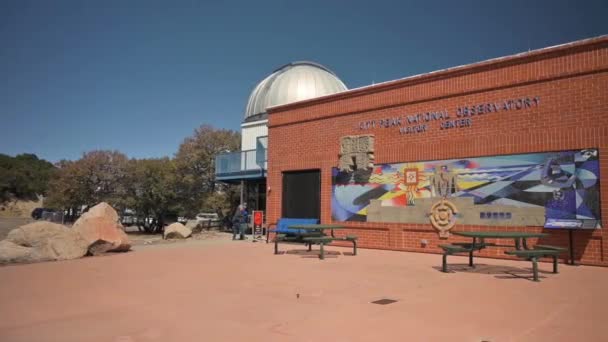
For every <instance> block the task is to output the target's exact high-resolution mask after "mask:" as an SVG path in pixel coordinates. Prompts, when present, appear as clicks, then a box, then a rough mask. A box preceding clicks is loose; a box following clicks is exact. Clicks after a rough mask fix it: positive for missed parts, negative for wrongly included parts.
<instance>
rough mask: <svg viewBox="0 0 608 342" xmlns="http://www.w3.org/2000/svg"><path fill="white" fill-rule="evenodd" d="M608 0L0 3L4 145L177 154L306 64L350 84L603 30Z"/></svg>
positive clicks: (44, 151) (51, 154)
mask: <svg viewBox="0 0 608 342" xmlns="http://www.w3.org/2000/svg"><path fill="white" fill-rule="evenodd" d="M607 15H608V1H605V0H604V1H464V0H463V1H428V0H427V1H416V2H410V1H380V0H374V1H369V0H367V1H355V0H352V1H330V0H325V1H315V0H307V1H263V0H258V1H169V0H166V1H151V0H147V1H135V0H130V1H124V0H123V1H108V0H104V1H81V0H78V1H62V0H53V1H43V0H30V1H28V0H16V1H13V0H0V118H1V121H0V153H6V154H10V155H15V154H18V153H24V152H27V153H35V154H37V155H38V156H39V157H41V158H45V159H48V160H51V161H58V160H60V159H78V158H79V157H80V156H81V155H82V153H83V152H85V151H89V150H93V149H117V150H120V151H122V152H124V153H126V154H127V155H128V156H129V157H136V158H141V157H161V156H172V155H173V154H174V153H175V152H176V151H177V148H178V146H179V144H180V143H181V141H182V140H183V139H184V138H185V137H186V136H188V135H191V134H192V132H193V130H194V129H195V128H196V127H198V126H199V125H201V124H211V125H213V126H215V127H219V128H229V129H239V124H240V122H241V120H242V118H243V112H244V107H245V105H246V101H247V98H248V96H249V93H250V91H251V90H252V89H253V87H254V86H255V84H256V83H257V82H258V81H260V80H261V79H263V78H264V77H265V76H266V75H267V74H269V73H270V72H272V71H273V70H274V69H276V68H277V67H279V66H281V65H283V64H286V63H289V62H291V61H296V60H312V61H315V62H318V63H321V64H323V65H325V66H327V67H329V68H330V69H332V70H333V71H334V72H336V74H337V75H338V76H339V77H340V78H341V79H342V80H343V81H344V82H345V83H346V85H347V86H348V87H349V88H355V87H360V86H364V85H368V84H371V83H372V82H376V83H378V82H382V81H388V80H393V79H397V78H402V77H406V76H409V75H414V74H419V73H425V72H430V71H434V70H438V69H443V68H447V67H452V66H457V65H463V64H468V63H473V62H477V61H482V60H485V59H489V58H494V57H500V56H505V55H509V54H514V53H518V52H522V51H527V50H530V49H538V48H543V47H546V46H551V45H556V44H561V43H566V42H570V41H574V40H578V39H583V38H589V37H594V36H599V35H602V34H606V33H608V21H607V20H606V16H607Z"/></svg>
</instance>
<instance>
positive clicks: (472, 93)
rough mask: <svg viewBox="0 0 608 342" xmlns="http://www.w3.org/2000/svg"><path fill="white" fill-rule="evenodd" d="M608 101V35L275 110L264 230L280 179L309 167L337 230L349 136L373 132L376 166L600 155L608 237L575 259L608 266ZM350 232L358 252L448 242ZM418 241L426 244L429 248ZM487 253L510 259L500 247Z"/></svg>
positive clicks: (419, 234) (272, 215)
mask: <svg viewBox="0 0 608 342" xmlns="http://www.w3.org/2000/svg"><path fill="white" fill-rule="evenodd" d="M607 94H608V37H600V38H595V39H590V40H585V41H580V42H575V43H572V44H568V45H565V46H559V47H555V48H549V49H544V50H538V51H534V52H531V53H526V54H522V55H515V56H510V57H505V58H501V59H496V60H490V61H486V62H482V63H477V64H473V65H468V66H464V67H459V68H453V69H448V70H443V71H438V72H435V73H430V74H425V75H420V76H415V77H410V78H407V79H403V80H397V81H392V82H387V83H383V84H379V85H375V86H370V87H366V88H362V89H357V90H354V91H349V92H346V93H343V94H337V95H332V96H328V97H324V98H320V99H314V100H309V101H305V102H299V103H295V104H291V105H285V106H281V107H275V108H273V109H271V110H270V115H269V134H268V135H269V139H268V142H269V147H268V186H269V188H270V191H269V193H268V199H267V208H268V209H267V211H268V212H267V217H268V222H274V221H276V220H277V219H278V218H279V217H280V214H281V191H282V190H281V184H282V176H281V174H282V172H284V171H294V170H304V169H320V170H321V182H322V184H321V187H322V190H321V216H322V217H321V221H322V222H323V223H330V222H331V207H330V202H331V168H332V167H335V166H337V163H338V152H339V140H340V137H342V136H345V135H357V134H374V135H375V158H376V159H375V162H376V163H377V164H383V163H395V162H408V161H409V162H417V161H425V160H441V159H453V158H465V157H480V156H494V155H502V154H515V153H530V152H543V151H560V150H569V149H579V148H591V147H594V148H599V153H600V176H601V180H600V185H601V208H602V226H603V227H604V229H600V230H595V231H584V232H575V244H576V246H575V251H576V254H577V258H578V259H579V260H580V261H581V262H582V263H586V264H594V265H604V266H608V244H607V243H608V241H605V239H606V238H608V178H607V175H608V98H607V97H608V95H607ZM536 96H538V97H540V105H539V106H538V107H535V106H533V107H532V108H530V109H522V110H511V111H500V112H497V113H489V114H484V115H480V116H474V117H473V125H472V127H467V128H455V129H449V130H440V129H439V124H440V121H431V122H429V123H427V125H428V127H429V130H428V131H427V132H424V133H418V134H411V135H401V134H400V133H399V129H398V128H396V127H391V128H375V129H372V130H360V129H359V122H361V121H366V120H377V119H382V118H391V117H397V116H401V115H403V114H405V113H407V114H413V113H422V112H428V111H438V110H443V109H446V110H448V112H449V113H450V116H451V117H453V118H455V116H456V108H457V107H460V106H464V105H473V104H481V103H488V102H498V101H502V100H506V99H517V98H522V97H530V98H532V97H536ZM347 225H348V227H349V228H352V229H351V231H349V233H353V234H356V235H358V236H359V238H360V245H361V246H362V247H368V248H382V249H392V250H404V251H416V252H432V253H438V252H439V249H438V248H437V244H439V243H445V240H441V241H440V240H439V239H438V236H437V233H436V231H435V230H434V229H433V228H432V227H431V226H430V225H427V224H395V223H367V222H365V223H359V222H349V223H347ZM458 229H459V230H521V231H534V232H536V231H541V230H542V228H541V227H495V226H492V227H488V226H463V225H459V226H458ZM550 233H551V237H550V238H547V239H543V241H542V242H543V243H546V244H555V245H563V246H567V244H568V242H567V237H568V234H567V232H566V231H556V230H551V231H550ZM421 239H426V240H428V241H429V244H428V245H427V246H426V247H423V246H422V245H421V243H420V240H421ZM455 240H457V238H456V237H451V238H450V240H448V241H455ZM505 243H506V241H505ZM482 255H486V256H490V257H500V258H503V257H505V255H504V254H503V252H502V250H499V249H487V250H484V251H483V253H482Z"/></svg>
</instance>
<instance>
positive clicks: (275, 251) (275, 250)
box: [274, 237, 279, 254]
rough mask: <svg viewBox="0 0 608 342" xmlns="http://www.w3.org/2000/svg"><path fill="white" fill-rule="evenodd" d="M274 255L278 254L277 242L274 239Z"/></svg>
mask: <svg viewBox="0 0 608 342" xmlns="http://www.w3.org/2000/svg"><path fill="white" fill-rule="evenodd" d="M274 254H279V240H278V239H277V238H276V237H275V238H274Z"/></svg>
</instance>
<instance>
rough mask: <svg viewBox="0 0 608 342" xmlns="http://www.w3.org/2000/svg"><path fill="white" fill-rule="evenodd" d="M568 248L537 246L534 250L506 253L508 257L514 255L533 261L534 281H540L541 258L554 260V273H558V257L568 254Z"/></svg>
mask: <svg viewBox="0 0 608 342" xmlns="http://www.w3.org/2000/svg"><path fill="white" fill-rule="evenodd" d="M567 251H568V250H567V249H566V248H562V247H557V246H549V245H536V246H534V249H523V250H510V251H505V254H507V255H513V256H516V257H518V258H522V259H525V260H528V261H532V273H533V277H534V281H539V280H538V259H539V258H549V257H550V258H552V259H553V273H558V272H557V257H558V256H559V255H560V254H562V253H564V252H567Z"/></svg>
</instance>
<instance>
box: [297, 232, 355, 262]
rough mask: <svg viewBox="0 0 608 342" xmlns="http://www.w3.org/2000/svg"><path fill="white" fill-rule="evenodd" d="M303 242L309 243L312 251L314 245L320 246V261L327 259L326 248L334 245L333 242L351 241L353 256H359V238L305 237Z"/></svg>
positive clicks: (351, 236)
mask: <svg viewBox="0 0 608 342" xmlns="http://www.w3.org/2000/svg"><path fill="white" fill-rule="evenodd" d="M302 240H304V241H305V242H307V243H308V250H309V251H310V250H312V245H319V249H320V253H319V259H321V260H323V259H325V250H324V246H325V245H328V244H330V243H332V242H333V241H349V242H351V243H352V244H353V255H357V236H355V235H347V236H345V237H332V236H310V237H305V238H303V239H302Z"/></svg>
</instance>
